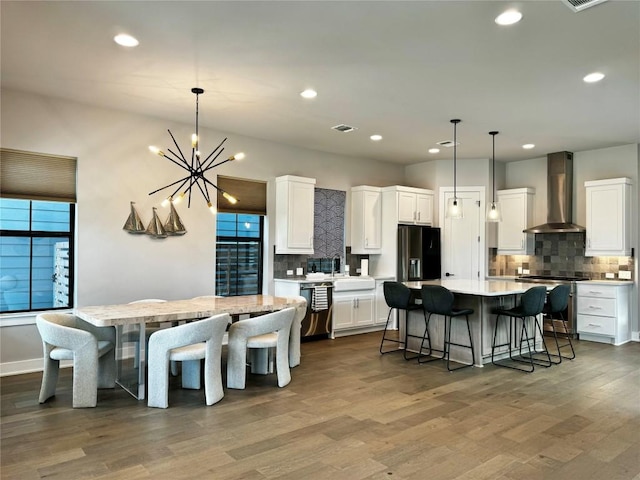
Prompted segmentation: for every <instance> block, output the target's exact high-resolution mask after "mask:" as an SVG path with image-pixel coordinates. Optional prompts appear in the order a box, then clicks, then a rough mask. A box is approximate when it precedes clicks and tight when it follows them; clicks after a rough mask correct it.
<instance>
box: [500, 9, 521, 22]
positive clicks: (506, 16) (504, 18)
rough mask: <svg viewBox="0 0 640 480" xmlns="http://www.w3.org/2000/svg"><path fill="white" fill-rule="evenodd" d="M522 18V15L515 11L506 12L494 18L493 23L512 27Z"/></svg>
mask: <svg viewBox="0 0 640 480" xmlns="http://www.w3.org/2000/svg"><path fill="white" fill-rule="evenodd" d="M521 18H522V14H521V13H520V12H518V11H517V10H507V11H506V12H503V13H501V14H500V15H498V16H497V17H496V20H495V22H496V23H497V24H498V25H513V24H514V23H518V22H519V21H520V19H521Z"/></svg>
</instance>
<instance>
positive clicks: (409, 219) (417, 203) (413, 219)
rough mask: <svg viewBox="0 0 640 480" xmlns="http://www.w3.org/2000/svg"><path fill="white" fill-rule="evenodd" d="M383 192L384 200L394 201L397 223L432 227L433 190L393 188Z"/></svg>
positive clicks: (385, 189) (387, 188)
mask: <svg viewBox="0 0 640 480" xmlns="http://www.w3.org/2000/svg"><path fill="white" fill-rule="evenodd" d="M383 192H390V194H388V195H385V200H386V199H389V200H390V201H395V210H396V211H397V215H398V222H397V223H402V224H410V225H433V190H427V189H424V188H413V187H402V186H398V185H396V186H393V187H386V188H384V189H383Z"/></svg>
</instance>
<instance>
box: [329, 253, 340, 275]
mask: <svg viewBox="0 0 640 480" xmlns="http://www.w3.org/2000/svg"><path fill="white" fill-rule="evenodd" d="M340 258H341V257H340V255H334V256H333V258H332V259H331V276H332V277H333V276H334V275H335V274H336V273H340ZM336 260H338V270H337V271H336Z"/></svg>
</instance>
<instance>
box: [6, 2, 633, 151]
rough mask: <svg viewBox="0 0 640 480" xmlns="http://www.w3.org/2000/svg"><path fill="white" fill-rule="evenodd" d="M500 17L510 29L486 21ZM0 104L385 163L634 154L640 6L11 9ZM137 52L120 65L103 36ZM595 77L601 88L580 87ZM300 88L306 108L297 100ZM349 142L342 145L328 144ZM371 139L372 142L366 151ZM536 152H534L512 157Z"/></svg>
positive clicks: (124, 53) (74, 5)
mask: <svg viewBox="0 0 640 480" xmlns="http://www.w3.org/2000/svg"><path fill="white" fill-rule="evenodd" d="M509 7H516V8H518V9H519V10H520V11H521V12H522V14H523V18H522V20H521V21H520V22H519V23H518V24H516V25H513V26H509V27H504V26H498V25H496V24H495V23H494V18H495V17H496V16H497V15H498V14H500V13H501V12H502V11H504V10H506V9H507V8H509ZM0 8H1V22H2V23H1V48H2V51H1V53H2V56H1V68H2V70H1V71H2V77H1V83H2V87H9V88H13V89H19V90H22V91H27V92H35V93H39V94H43V95H49V96H53V97H59V98H63V99H72V100H74V101H78V102H82V103H86V104H92V105H97V106H101V107H108V108H113V109H118V110H126V111H131V112H135V113H139V114H144V115H150V116H153V117H158V118H163V119H167V120H168V121H174V122H185V123H193V121H194V109H195V96H194V95H193V94H192V93H191V92H190V90H191V88H192V87H195V86H198V87H201V88H203V89H204V90H205V94H204V95H202V96H201V97H200V125H201V126H207V127H211V128H214V129H216V130H219V131H223V132H228V133H238V134H242V135H247V136H251V137H257V138H262V139H266V140H270V141H274V142H279V143H285V144H290V145H296V146H300V147H305V148H310V149H314V150H321V151H326V152H332V153H336V154H341V155H347V156H354V157H359V158H367V159H373V160H380V161H386V162H397V163H399V164H412V163H419V162H424V161H428V160H432V159H449V158H451V157H452V151H451V149H447V148H441V151H440V153H438V154H435V155H432V154H429V153H427V149H429V148H431V147H436V145H435V143H436V142H439V141H443V140H452V139H453V128H452V125H451V124H450V122H449V120H450V119H452V118H460V119H462V123H461V124H460V125H459V126H458V141H459V143H460V145H459V147H458V158H461V159H462V158H469V159H474V158H490V157H491V136H490V135H488V132H489V131H490V130H499V131H500V134H499V135H498V136H497V137H496V159H497V160H498V161H514V160H522V159H528V158H536V157H540V156H544V155H546V154H547V153H549V152H554V151H561V150H569V151H574V152H578V151H584V150H593V149H597V148H605V147H610V146H615V145H622V144H630V143H639V142H640V78H639V77H640V2H639V1H615V0H610V1H608V2H605V3H601V4H599V5H596V6H594V7H592V8H588V9H586V10H584V11H582V12H579V13H574V12H573V11H572V10H571V9H570V8H569V7H568V6H567V5H566V4H564V3H563V2H562V1H561V0H548V1H520V2H505V1H497V2H492V1H408V2H404V1H377V2H365V1H343V2H328V1H297V2H278V1H266V2H249V1H230V2H211V1H209V2H206V1H200V2H187V1H176V2H167V1H161V2H156V1H144V2H143V1H136V2H129V1H118V2H116V1H102V2H98V1H72V2H63V1H56V2H53V1H47V2H35V1H7V0H3V1H2V2H1V7H0ZM120 32H126V33H130V34H132V35H134V36H135V37H137V38H138V40H139V41H140V45H139V46H138V47H137V48H134V49H126V48H124V47H121V46H119V45H116V44H115V43H114V42H113V40H112V39H113V37H114V35H115V34H117V33H120ZM593 71H601V72H603V73H605V74H606V77H605V79H604V80H603V81H601V82H599V83H596V84H586V83H584V82H583V81H582V78H583V77H584V76H585V75H586V74H588V73H590V72H593ZM310 87H311V88H314V89H315V90H317V91H318V96H317V97H316V98H315V99H313V100H305V99H303V98H301V97H300V96H299V93H300V92H301V91H302V90H304V89H305V88H310ZM341 123H344V124H347V125H352V126H354V127H357V130H355V131H353V132H350V133H340V132H336V131H334V130H332V129H331V127H332V126H334V125H337V124H341ZM372 134H380V135H382V136H383V139H382V141H380V142H373V141H371V140H370V139H369V136H370V135H372ZM525 143H533V144H535V145H536V147H535V148H534V149H533V150H523V149H522V145H523V144H525Z"/></svg>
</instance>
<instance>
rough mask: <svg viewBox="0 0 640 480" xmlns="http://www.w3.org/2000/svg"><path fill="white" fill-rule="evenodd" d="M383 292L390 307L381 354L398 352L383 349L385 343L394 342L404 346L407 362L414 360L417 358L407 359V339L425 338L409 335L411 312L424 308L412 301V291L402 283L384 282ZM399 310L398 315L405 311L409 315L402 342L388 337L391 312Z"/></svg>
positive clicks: (398, 338) (381, 344) (397, 338)
mask: <svg viewBox="0 0 640 480" xmlns="http://www.w3.org/2000/svg"><path fill="white" fill-rule="evenodd" d="M382 290H383V292H384V300H385V302H386V303H387V306H388V307H389V314H388V315H387V323H385V325H384V332H383V334H382V341H381V342H380V353H381V354H382V355H384V354H385V353H391V352H396V351H398V350H400V349H399V348H398V349H395V350H386V351H383V347H384V342H393V343H397V344H402V345H404V358H405V360H412V359H414V358H417V357H407V338H408V337H416V338H423V337H418V336H417V335H409V334H408V331H409V325H408V323H409V312H410V311H411V310H419V309H421V308H422V307H421V306H420V305H416V304H415V303H414V302H413V301H412V294H411V290H410V289H409V287H407V286H406V285H403V284H402V283H400V282H384V283H383V284H382ZM394 308H395V309H396V310H398V314H399V313H400V310H404V311H406V314H407V320H406V322H405V328H404V340H401V339H400V337H399V336H398V337H396V338H389V337H387V330H388V328H389V320H391V312H393V309H394Z"/></svg>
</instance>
